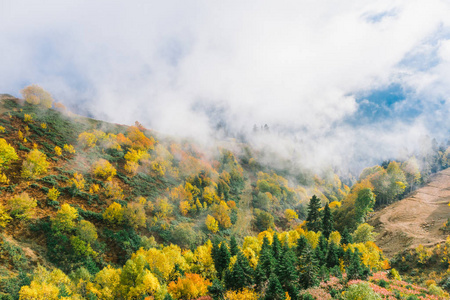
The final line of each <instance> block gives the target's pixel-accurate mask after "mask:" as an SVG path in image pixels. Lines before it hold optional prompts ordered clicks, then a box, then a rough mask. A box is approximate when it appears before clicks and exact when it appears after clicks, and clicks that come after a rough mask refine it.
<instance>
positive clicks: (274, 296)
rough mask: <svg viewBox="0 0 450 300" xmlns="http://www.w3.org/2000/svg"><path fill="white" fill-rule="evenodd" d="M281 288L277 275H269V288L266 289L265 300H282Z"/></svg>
mask: <svg viewBox="0 0 450 300" xmlns="http://www.w3.org/2000/svg"><path fill="white" fill-rule="evenodd" d="M284 298H285V297H284V291H283V287H282V286H281V284H280V281H279V280H278V277H277V275H275V274H274V273H272V274H270V277H269V286H268V287H267V291H266V296H265V297H264V299H265V300H284Z"/></svg>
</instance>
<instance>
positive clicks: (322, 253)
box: [314, 235, 328, 266]
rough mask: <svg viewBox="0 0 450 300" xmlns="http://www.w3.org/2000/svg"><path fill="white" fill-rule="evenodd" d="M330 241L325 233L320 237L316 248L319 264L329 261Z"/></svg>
mask: <svg viewBox="0 0 450 300" xmlns="http://www.w3.org/2000/svg"><path fill="white" fill-rule="evenodd" d="M327 251H328V241H327V240H326V239H325V237H324V236H323V235H320V237H319V243H318V244H317V247H316V249H314V252H315V256H316V259H317V262H318V264H319V266H322V265H324V264H326V262H327Z"/></svg>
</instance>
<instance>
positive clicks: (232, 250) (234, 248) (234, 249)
mask: <svg viewBox="0 0 450 300" xmlns="http://www.w3.org/2000/svg"><path fill="white" fill-rule="evenodd" d="M238 252H239V247H238V244H237V242H236V237H235V236H234V235H232V236H231V239H230V254H231V256H235V255H237V254H238Z"/></svg>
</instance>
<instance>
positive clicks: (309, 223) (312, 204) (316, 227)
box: [306, 195, 322, 232]
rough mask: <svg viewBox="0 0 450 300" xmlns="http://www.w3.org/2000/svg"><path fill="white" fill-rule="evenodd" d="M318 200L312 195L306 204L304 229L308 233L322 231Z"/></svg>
mask: <svg viewBox="0 0 450 300" xmlns="http://www.w3.org/2000/svg"><path fill="white" fill-rule="evenodd" d="M320 207H321V204H320V199H319V198H317V197H316V195H313V196H312V198H311V199H310V200H309V204H308V216H307V217H306V227H307V228H308V230H310V231H315V232H318V231H320V230H321V229H322V224H321V218H320V211H319V209H320Z"/></svg>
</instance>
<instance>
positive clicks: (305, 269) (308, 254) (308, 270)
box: [299, 245, 319, 289]
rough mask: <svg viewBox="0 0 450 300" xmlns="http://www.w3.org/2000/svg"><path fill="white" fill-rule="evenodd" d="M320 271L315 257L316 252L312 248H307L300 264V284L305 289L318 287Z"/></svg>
mask: <svg viewBox="0 0 450 300" xmlns="http://www.w3.org/2000/svg"><path fill="white" fill-rule="evenodd" d="M318 272H319V269H318V267H317V261H316V258H315V257H314V251H313V249H312V248H311V246H309V245H308V246H307V247H306V248H305V249H304V250H303V253H302V256H301V257H300V262H299V282H300V286H301V287H302V288H304V289H307V288H310V287H313V286H316V285H318V284H319V280H318Z"/></svg>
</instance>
